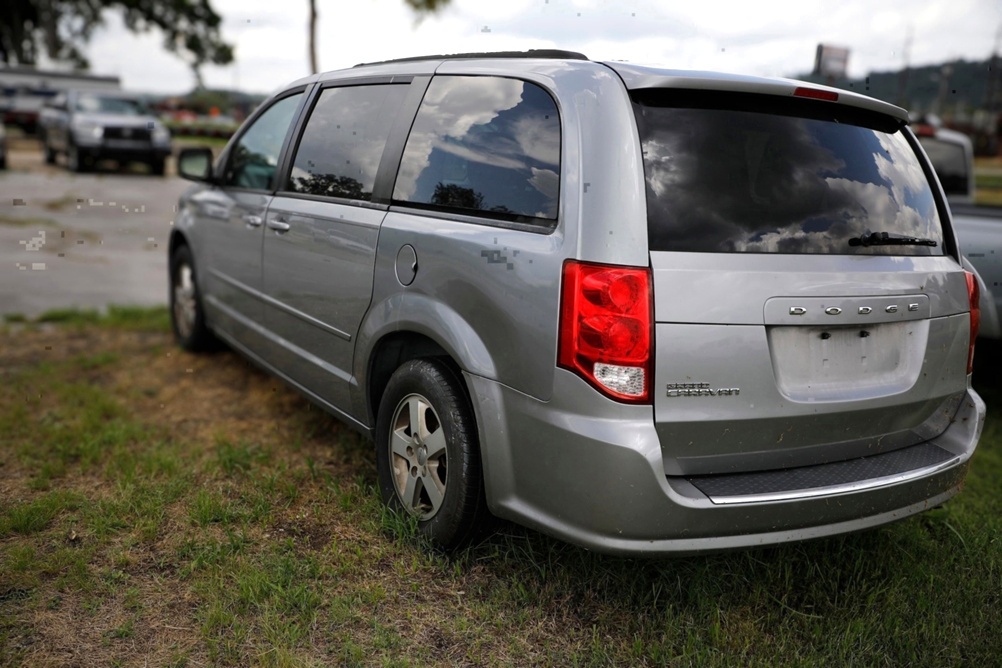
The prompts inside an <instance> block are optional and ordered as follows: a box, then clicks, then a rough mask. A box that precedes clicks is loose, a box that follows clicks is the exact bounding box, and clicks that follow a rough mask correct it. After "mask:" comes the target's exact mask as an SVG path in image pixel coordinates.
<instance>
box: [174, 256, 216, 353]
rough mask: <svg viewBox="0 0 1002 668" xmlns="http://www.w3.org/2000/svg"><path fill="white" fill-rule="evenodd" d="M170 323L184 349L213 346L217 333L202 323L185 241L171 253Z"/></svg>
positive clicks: (200, 300) (196, 286)
mask: <svg viewBox="0 0 1002 668" xmlns="http://www.w3.org/2000/svg"><path fill="white" fill-rule="evenodd" d="M170 324H171V329H173V330H174V338H175V339H176V340H177V342H178V343H179V344H180V345H181V347H182V348H184V349H185V350H190V351H192V352H202V351H206V350H212V349H214V348H215V347H216V337H215V336H214V335H213V333H212V331H211V330H210V329H209V328H208V326H206V324H205V312H204V311H203V310H202V295H201V294H200V292H199V289H198V281H197V277H196V275H195V263H194V262H193V261H192V259H191V250H189V249H188V247H187V246H185V245H181V246H178V247H177V249H176V250H175V251H174V253H173V255H171V257H170Z"/></svg>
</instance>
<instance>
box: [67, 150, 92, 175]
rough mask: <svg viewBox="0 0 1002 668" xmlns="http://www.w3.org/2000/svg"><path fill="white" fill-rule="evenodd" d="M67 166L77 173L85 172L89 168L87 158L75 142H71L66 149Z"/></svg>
mask: <svg viewBox="0 0 1002 668" xmlns="http://www.w3.org/2000/svg"><path fill="white" fill-rule="evenodd" d="M66 167H67V168H68V169H69V170H70V171H71V172H74V173H76V174H83V173H84V172H86V171H87V168H88V164H87V159H86V158H84V156H83V155H81V154H80V149H78V148H77V147H76V146H75V145H73V144H70V146H69V148H68V149H67V150H66Z"/></svg>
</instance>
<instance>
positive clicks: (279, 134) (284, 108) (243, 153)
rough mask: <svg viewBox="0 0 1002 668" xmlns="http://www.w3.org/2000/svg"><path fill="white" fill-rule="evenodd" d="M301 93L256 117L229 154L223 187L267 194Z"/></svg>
mask: <svg viewBox="0 0 1002 668" xmlns="http://www.w3.org/2000/svg"><path fill="white" fill-rule="evenodd" d="M301 95H302V93H297V94H295V95H290V96H289V97H285V98H282V99H281V100H279V101H278V102H276V103H275V104H273V105H272V106H271V107H270V108H269V109H268V110H267V111H265V112H264V113H263V114H261V115H260V116H258V117H257V119H256V120H255V121H254V123H253V124H252V125H251V126H250V127H249V128H248V129H247V131H246V132H244V133H243V135H241V137H240V140H239V141H238V142H237V145H236V146H234V147H233V150H232V152H231V153H230V161H229V164H228V165H227V169H226V177H225V183H226V185H231V186H236V187H238V188H250V189H253V190H269V189H270V188H271V178H272V176H274V175H275V169H276V168H277V167H278V156H279V154H280V153H281V152H282V143H283V142H284V141H285V135H286V134H287V132H288V130H289V125H290V124H291V123H292V117H293V115H294V114H295V113H296V107H297V106H298V105H299V98H300V96H301Z"/></svg>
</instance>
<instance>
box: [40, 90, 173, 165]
mask: <svg viewBox="0 0 1002 668" xmlns="http://www.w3.org/2000/svg"><path fill="white" fill-rule="evenodd" d="M39 127H40V130H41V134H42V137H43V140H42V141H43V145H44V148H45V161H46V162H48V163H49V164H54V163H55V161H56V156H57V155H58V154H60V153H63V154H65V155H66V166H67V167H68V168H69V169H70V170H71V171H74V172H85V171H88V170H89V169H91V168H92V167H93V166H94V165H95V164H96V163H97V162H98V161H99V160H116V161H118V162H119V163H124V162H143V163H145V164H147V165H149V167H150V171H152V172H153V173H154V174H157V175H162V174H163V173H164V161H165V159H166V158H167V156H168V155H170V152H171V137H170V130H168V129H167V128H166V127H165V126H164V125H163V123H161V122H160V121H159V120H157V119H156V118H155V117H154V116H152V115H151V114H150V113H149V111H148V110H147V109H146V106H145V105H144V104H143V103H142V101H140V100H139V99H136V98H134V97H129V96H126V95H123V94H120V93H105V92H100V93H98V92H87V91H69V92H67V93H62V94H59V95H57V96H55V97H54V98H53V99H52V100H51V101H50V102H49V103H48V104H46V106H45V108H43V109H42V111H41V113H40V115H39Z"/></svg>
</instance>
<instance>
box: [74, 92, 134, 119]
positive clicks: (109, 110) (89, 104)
mask: <svg viewBox="0 0 1002 668" xmlns="http://www.w3.org/2000/svg"><path fill="white" fill-rule="evenodd" d="M76 110H77V111H84V112H87V113H91V114H123V115H125V116H145V115H146V114H147V111H146V107H145V106H144V105H143V103H142V102H140V101H139V100H130V99H128V98H124V97H110V96H104V95H81V96H80V97H78V98H77V104H76Z"/></svg>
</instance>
